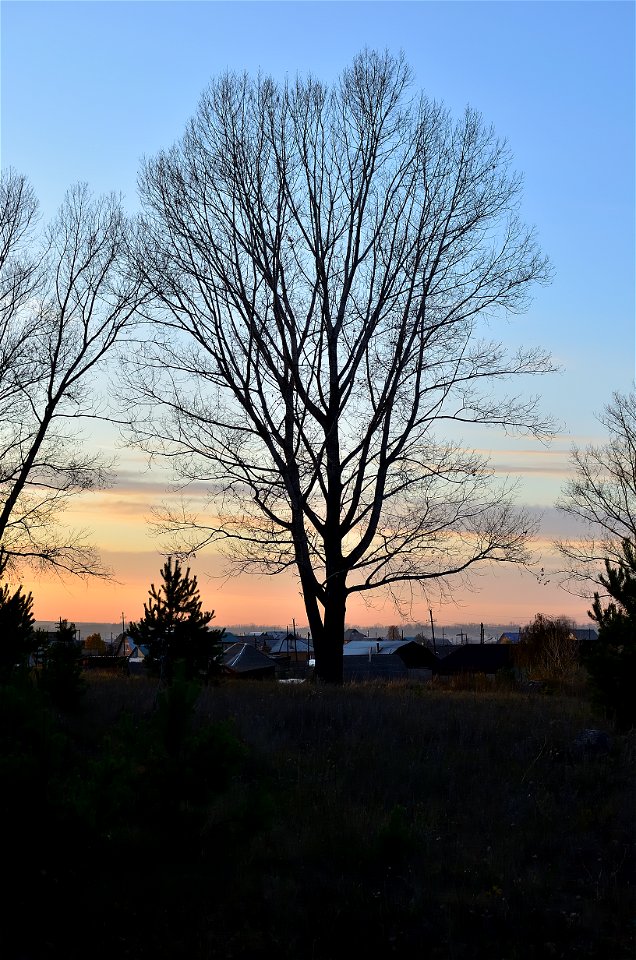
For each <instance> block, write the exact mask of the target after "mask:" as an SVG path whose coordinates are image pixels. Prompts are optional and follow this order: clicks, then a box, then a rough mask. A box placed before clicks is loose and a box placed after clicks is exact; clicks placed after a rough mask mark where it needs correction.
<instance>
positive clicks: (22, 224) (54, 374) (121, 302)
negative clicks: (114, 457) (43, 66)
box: [0, 170, 140, 575]
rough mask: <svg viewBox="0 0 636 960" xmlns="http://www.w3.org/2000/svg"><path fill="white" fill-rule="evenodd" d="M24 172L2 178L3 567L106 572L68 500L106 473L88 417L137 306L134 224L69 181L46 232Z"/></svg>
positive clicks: (110, 202)
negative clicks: (67, 518) (128, 265)
mask: <svg viewBox="0 0 636 960" xmlns="http://www.w3.org/2000/svg"><path fill="white" fill-rule="evenodd" d="M37 207H38V205H37V201H36V198H35V196H34V193H33V190H32V189H31V188H30V186H29V184H28V182H27V180H26V179H25V177H23V176H21V175H19V174H17V173H16V172H15V171H12V170H7V171H5V172H3V173H2V175H1V177H0V569H4V568H5V567H6V568H7V570H11V568H12V567H13V568H16V567H20V566H23V565H24V564H29V565H31V566H36V567H45V568H49V569H51V568H54V569H56V570H58V571H60V572H70V573H74V574H80V575H85V574H103V573H104V572H105V571H104V568H103V567H102V565H101V563H100V560H99V557H98V555H97V553H96V552H95V550H94V549H93V548H92V547H91V546H90V544H89V543H88V542H87V540H86V536H85V534H84V533H83V532H82V531H76V530H75V531H73V530H70V529H68V528H66V527H65V526H64V524H63V523H62V517H61V514H62V513H63V510H64V507H65V506H66V504H67V502H68V500H69V498H70V497H71V496H73V495H75V494H77V493H81V492H82V491H86V490H90V489H92V488H94V487H95V486H99V485H101V484H102V483H103V482H104V479H105V473H106V464H105V463H104V462H102V460H101V458H100V457H99V455H96V454H95V453H94V452H87V451H86V449H85V448H84V443H83V440H84V437H83V434H82V429H81V428H82V424H83V423H86V420H87V418H93V417H95V416H99V415H100V410H99V407H98V405H96V401H95V390H94V387H95V379H96V376H97V370H98V369H99V367H100V365H101V364H102V362H103V360H104V359H105V357H106V356H107V354H108V353H109V352H110V351H111V350H112V347H113V345H114V344H115V342H116V341H117V339H118V337H119V336H120V334H121V332H122V330H123V328H124V327H125V326H126V324H127V323H128V321H129V320H130V318H131V317H132V315H133V313H134V311H135V309H136V307H137V306H138V305H139V302H140V297H139V289H140V288H139V284H138V283H137V282H136V281H131V280H130V279H124V278H123V273H122V271H121V269H120V268H121V266H122V263H123V259H124V254H125V251H126V246H127V236H128V228H127V225H126V220H125V217H124V215H123V212H122V209H121V205H120V203H119V201H118V200H117V199H116V198H115V197H104V198H101V199H94V198H92V197H91V195H90V193H89V191H88V189H87V188H86V187H85V186H77V187H74V188H72V189H71V190H69V192H68V194H67V195H66V197H65V199H64V202H63V204H62V206H61V208H60V210H59V212H58V214H57V216H56V218H55V219H54V220H53V222H52V223H51V224H50V226H49V227H48V228H47V229H46V230H45V231H43V232H42V233H41V234H40V233H38V229H37V228H38V216H37Z"/></svg>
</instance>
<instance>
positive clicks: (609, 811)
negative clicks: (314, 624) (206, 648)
mask: <svg viewBox="0 0 636 960" xmlns="http://www.w3.org/2000/svg"><path fill="white" fill-rule="evenodd" d="M197 695H198V696H197ZM1 711H2V717H1V720H2V723H1V726H0V730H1V731H2V742H1V759H0V762H1V765H2V771H1V772H2V782H3V784H4V788H3V792H2V795H1V796H2V799H1V803H2V824H3V833H4V839H3V851H4V853H5V858H4V859H5V877H7V878H9V880H10V889H9V891H8V893H7V894H5V897H4V899H3V903H2V911H3V913H4V918H3V922H2V930H3V934H2V936H3V940H4V944H5V948H4V949H3V956H4V957H5V958H7V960H14V958H15V960H18V958H20V960H21V958H29V960H40V958H42V960H44V958H53V957H58V956H59V957H62V956H63V957H65V958H69V960H70V958H74V957H80V956H81V957H84V956H86V955H90V956H91V957H106V956H108V957H109V958H110V957H112V956H117V957H134V958H146V957H148V958H150V957H153V958H174V957H178V956H188V957H191V958H215V957H218V958H245V960H247V958H260V957H265V956H269V955H272V954H275V955H277V956H278V957H280V958H282V960H288V958H289V960H291V958H294V960H298V958H305V957H306V958H316V960H329V958H334V957H337V956H341V955H345V954H346V953H347V952H348V951H354V950H355V951H356V952H360V951H370V952H372V954H373V955H378V953H388V954H390V955H393V956H404V957H413V956H416V955H422V954H424V955H425V956H428V957H432V958H449V960H450V958H453V960H461V958H475V957H482V956H483V957H489V958H500V960H504V958H505V960H526V958H527V960H530V958H536V957H537V956H541V957H567V958H573V957H581V958H597V957H598V958H601V957H602V958H603V960H607V958H611V960H621V958H630V960H631V958H632V957H633V955H634V943H633V939H632V935H633V926H630V922H631V918H630V913H631V912H632V908H633V905H634V896H633V891H634V859H633V841H634V832H633V811H634V803H633V801H634V793H633V786H634V784H633V779H632V770H633V760H634V748H635V741H634V735H633V733H632V734H622V735H617V734H614V733H612V732H611V731H609V729H608V736H609V740H608V742H607V743H606V744H602V745H601V747H600V748H597V749H594V748H592V747H586V746H585V745H583V744H580V743H578V742H577V737H578V735H579V734H580V733H581V731H582V730H585V729H586V728H589V727H591V726H597V721H596V720H595V718H594V717H593V716H592V715H591V713H590V707H589V705H588V704H587V702H586V701H585V699H583V698H582V697H580V696H573V695H568V694H565V693H561V694H559V693H552V694H548V695H546V694H545V692H543V693H523V692H519V691H514V690H505V689H502V690H492V689H491V690H475V689H473V690H459V689H434V688H431V687H425V686H419V685H418V686H416V685H398V684H396V685H391V686H386V685H383V686H375V685H360V686H354V687H345V688H343V689H327V688H323V687H321V686H315V685H312V684H308V683H305V684H302V685H296V686H294V685H284V684H276V683H264V682H260V683H259V682H245V681H243V682H240V681H237V682H225V683H222V684H220V685H218V686H215V687H209V688H207V689H205V690H203V691H202V692H201V691H198V690H197V688H195V687H194V686H192V685H188V684H185V683H180V682H175V683H173V684H172V686H171V687H170V688H168V689H167V690H165V691H164V692H163V693H162V694H159V692H158V686H157V683H156V681H151V680H148V679H146V678H121V677H113V676H106V675H104V676H92V675H91V676H88V677H87V688H86V691H85V694H84V697H83V699H82V703H81V706H80V707H79V708H78V709H77V710H76V711H75V712H74V713H68V712H67V713H59V712H55V711H54V710H53V709H52V708H51V707H50V706H47V705H46V701H44V700H43V699H42V694H41V693H40V692H39V691H38V689H37V687H36V686H35V685H33V682H32V678H31V680H28V681H25V683H24V684H23V685H22V686H20V685H19V684H13V685H12V686H11V687H9V686H5V687H4V688H3V689H2V700H1ZM6 946H9V950H7V949H6Z"/></svg>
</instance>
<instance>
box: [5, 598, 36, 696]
mask: <svg viewBox="0 0 636 960" xmlns="http://www.w3.org/2000/svg"><path fill="white" fill-rule="evenodd" d="M33 623H34V618H33V596H32V594H31V593H27V594H25V593H23V592H22V587H18V589H17V590H15V591H12V590H11V588H10V587H9V585H8V584H7V583H5V584H4V585H3V586H2V589H0V678H1V679H3V680H6V679H8V678H9V677H10V675H11V674H12V673H13V672H14V671H15V670H16V669H24V668H26V667H27V665H28V662H29V655H30V654H31V653H32V652H33V649H34V646H35V634H34V632H33Z"/></svg>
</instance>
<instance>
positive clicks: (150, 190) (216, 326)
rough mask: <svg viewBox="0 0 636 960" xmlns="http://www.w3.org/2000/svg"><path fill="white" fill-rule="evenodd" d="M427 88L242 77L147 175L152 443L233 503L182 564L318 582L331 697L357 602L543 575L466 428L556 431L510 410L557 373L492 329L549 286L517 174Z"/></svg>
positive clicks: (320, 671) (146, 394)
mask: <svg viewBox="0 0 636 960" xmlns="http://www.w3.org/2000/svg"><path fill="white" fill-rule="evenodd" d="M410 86H411V74H410V70H409V68H408V67H407V66H406V65H405V63H404V62H403V60H402V59H401V58H399V59H396V58H394V57H392V56H390V55H388V54H385V55H379V54H377V53H374V52H365V53H363V54H361V55H359V56H358V57H357V58H356V59H355V60H354V62H353V64H352V66H351V67H350V68H349V69H347V70H345V71H344V73H343V74H342V77H341V78H340V80H339V81H338V82H337V83H336V84H335V85H334V86H333V87H332V88H330V89H328V88H326V87H324V86H323V85H321V84H320V83H319V82H318V81H317V80H315V79H312V78H309V79H297V80H296V81H295V82H294V83H285V84H284V85H277V84H276V83H275V82H274V81H273V80H271V79H266V78H258V79H257V80H253V79H250V78H249V77H247V76H235V75H226V76H223V77H222V78H221V79H219V80H217V81H216V82H213V83H212V84H211V85H210V87H209V89H208V90H207V91H206V92H205V93H204V95H203V98H202V100H201V102H200V105H199V109H198V112H197V114H196V115H195V117H194V118H193V119H192V121H191V122H190V124H189V126H188V127H187V130H186V133H185V135H184V137H183V139H182V140H181V141H180V142H179V143H178V145H176V146H175V147H173V149H171V150H169V151H167V152H164V153H161V154H159V155H158V156H157V157H156V158H155V159H152V160H150V161H148V162H146V163H145V166H144V168H143V170H142V173H141V176H140V187H141V194H142V200H143V203H144V207H145V215H144V218H143V220H142V223H141V243H140V252H139V257H138V263H137V268H138V270H139V272H140V274H141V276H142V277H143V280H144V283H145V284H146V285H147V287H148V288H149V289H150V290H151V291H152V293H153V294H154V296H155V298H156V310H155V312H154V315H153V319H154V321H155V323H154V325H153V327H152V333H151V337H150V338H149V339H148V341H147V342H146V344H145V347H144V349H143V352H140V355H139V358H138V359H139V363H138V364H137V365H136V367H135V369H134V371H133V372H132V374H131V385H132V386H133V387H134V390H133V395H134V397H135V412H136V414H137V419H136V423H135V425H134V427H135V430H134V438H135V441H136V442H140V443H142V444H143V445H145V447H146V449H147V450H149V451H150V452H151V453H152V454H153V455H157V454H158V455H164V456H166V457H168V458H173V460H174V461H175V462H176V464H177V468H178V473H179V476H180V477H181V479H182V480H184V481H185V482H186V483H188V482H190V481H192V482H194V481H206V482H207V484H208V485H209V486H208V489H209V490H211V499H210V510H209V514H210V515H209V516H207V517H201V516H195V515H194V514H193V513H192V511H191V510H189V508H188V507H187V506H186V505H184V506H183V508H182V510H181V511H180V512H174V511H173V512H168V513H167V514H166V515H165V516H164V527H165V529H166V530H169V531H171V532H172V533H173V534H174V535H175V536H176V538H177V539H179V538H181V543H180V544H175V543H173V544H172V545H171V547H170V549H172V550H174V549H175V547H176V546H179V545H180V546H181V549H183V550H184V551H186V552H187V551H193V550H197V549H200V548H201V547H202V546H204V545H205V544H210V543H216V544H219V543H221V544H225V545H226V546H227V547H229V548H230V549H229V550H228V555H229V556H230V557H231V558H232V560H233V561H234V563H236V564H238V566H239V568H241V569H252V570H256V571H259V572H265V573H277V572H279V571H282V570H285V569H286V568H290V567H291V568H294V569H295V571H296V573H297V575H298V578H299V582H300V587H301V590H302V596H303V599H304V604H305V608H306V613H307V617H308V621H309V625H310V629H311V632H312V636H313V640H314V645H315V651H316V670H317V675H318V676H319V677H320V678H322V679H324V680H329V681H338V680H339V679H340V678H341V677H342V644H343V634H344V621H345V608H346V603H347V598H348V597H349V596H350V595H351V594H353V593H361V594H366V593H367V592H368V591H374V590H378V589H380V588H383V589H385V590H389V591H391V592H392V594H393V596H394V598H396V599H398V600H404V601H408V600H409V597H410V596H411V593H412V591H413V590H414V589H416V588H420V587H422V586H425V585H426V584H427V583H430V582H432V581H436V582H438V583H442V582H445V581H446V579H447V578H448V577H449V576H451V575H456V576H459V575H461V574H462V573H464V572H466V571H468V570H469V568H470V567H472V566H473V565H475V564H477V563H479V562H482V561H489V560H490V561H504V560H510V561H517V562H522V561H523V560H524V559H525V558H526V552H525V547H526V539H527V535H528V533H529V530H530V526H529V521H528V519H527V518H526V517H525V516H521V515H519V514H517V513H516V512H515V510H514V508H513V502H512V496H511V491H510V490H509V489H507V488H506V487H505V486H504V488H503V489H493V486H492V476H491V471H490V470H489V469H488V466H487V463H486V462H485V461H484V459H483V458H482V457H481V456H480V455H479V454H478V453H477V452H474V451H471V450H467V449H465V448H464V446H463V445H462V443H461V442H460V440H459V439H455V440H453V439H449V438H448V430H447V429H446V428H447V427H448V428H450V426H451V425H454V424H457V423H479V424H493V425H499V426H501V427H503V428H505V429H509V430H521V431H525V430H528V431H530V432H531V433H532V434H535V435H540V434H543V433H544V432H545V431H547V430H548V429H549V425H548V424H547V423H545V422H543V421H542V420H541V419H540V417H538V416H537V415H536V414H535V405H534V402H533V401H523V400H519V399H516V398H507V397H504V396H503V395H500V394H497V393H495V392H494V391H493V389H492V385H493V382H494V381H497V380H505V379H507V378H509V377H514V376H517V375H520V374H535V373H542V372H545V371H547V370H549V369H550V362H549V360H548V358H547V357H546V356H545V355H544V354H543V353H541V352H539V351H535V350H532V351H529V352H522V351H520V352H518V353H516V354H514V355H513V356H508V355H507V353H506V351H505V349H504V348H503V347H502V345H501V344H500V343H498V342H492V341H490V340H486V339H483V338H482V336H480V334H479V331H478V322H479V320H480V318H488V319H491V320H493V319H494V316H495V314H496V313H497V312H499V311H501V312H509V313H512V312H516V311H520V310H522V309H524V308H525V307H526V305H527V291H528V288H529V287H530V286H531V285H532V283H533V282H534V281H542V280H545V279H547V274H548V268H547V265H546V261H545V260H544V259H543V258H542V256H541V255H540V253H539V252H538V250H537V247H536V244H535V241H534V238H533V235H532V231H528V230H526V229H525V228H524V227H523V226H522V225H521V224H520V223H519V221H518V219H517V208H518V203H519V191H520V180H519V178H518V177H517V176H516V175H514V174H511V173H510V170H509V154H508V150H507V148H506V146H505V144H503V143H502V142H501V141H499V140H498V139H497V138H496V137H495V135H494V133H493V131H492V130H491V129H489V128H487V127H485V126H484V125H483V124H482V122H481V120H480V118H479V116H478V115H477V114H475V113H474V112H473V111H471V110H467V111H466V114H465V116H464V117H463V118H462V120H460V121H459V122H457V123H454V122H453V121H452V119H451V118H450V116H449V115H448V113H447V112H446V111H445V110H444V109H443V108H442V107H441V106H440V105H439V104H438V103H435V102H432V101H430V100H428V99H426V97H424V96H420V97H411V93H410ZM436 428H444V429H442V430H437V429H436ZM445 434H446V435H445ZM451 437H452V433H451Z"/></svg>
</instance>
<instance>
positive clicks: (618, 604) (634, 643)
mask: <svg viewBox="0 0 636 960" xmlns="http://www.w3.org/2000/svg"><path fill="white" fill-rule="evenodd" d="M622 552H623V556H624V558H625V559H624V562H623V563H621V564H620V565H619V566H612V564H611V563H610V562H609V560H606V561H605V575H603V574H600V575H599V578H598V579H599V583H600V584H601V585H602V586H603V587H604V588H605V590H606V591H607V593H608V594H609V595H610V597H612V600H611V601H610V602H609V603H608V605H607V606H606V607H603V605H602V603H601V598H600V596H599V594H598V593H595V594H594V603H593V604H592V609H591V610H590V611H588V614H589V616H590V617H591V619H592V620H595V621H596V622H597V623H598V640H597V641H596V642H595V643H592V644H590V645H589V646H588V647H587V649H586V652H585V666H586V667H587V670H588V673H589V675H590V681H591V685H592V689H593V693H594V698H595V700H596V702H597V703H598V704H599V705H600V706H601V707H602V708H603V709H604V710H605V713H606V714H607V715H608V716H609V717H611V718H612V720H613V721H614V723H615V725H616V727H617V728H618V729H619V730H629V729H631V728H632V727H633V726H635V725H636V697H635V696H634V689H635V687H636V546H635V545H634V544H633V543H631V542H630V541H629V540H623V543H622Z"/></svg>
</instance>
